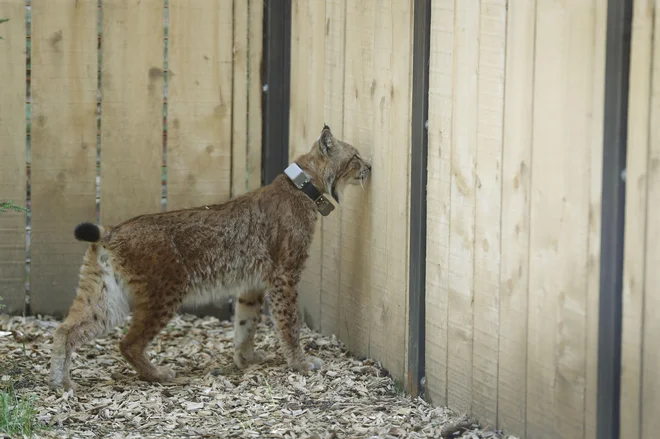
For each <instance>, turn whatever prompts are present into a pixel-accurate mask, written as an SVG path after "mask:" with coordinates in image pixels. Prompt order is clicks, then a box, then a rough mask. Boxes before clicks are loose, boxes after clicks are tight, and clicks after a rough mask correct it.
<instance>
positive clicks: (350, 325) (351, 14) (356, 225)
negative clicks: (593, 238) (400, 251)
mask: <svg viewBox="0 0 660 439" xmlns="http://www.w3.org/2000/svg"><path fill="white" fill-rule="evenodd" d="M375 10H376V5H375V0H365V1H362V2H356V1H347V5H346V37H345V38H346V49H345V50H346V55H345V66H346V69H345V85H344V90H345V92H344V120H345V123H344V133H343V134H344V140H345V141H346V142H348V143H351V144H353V145H355V146H356V147H357V148H360V152H361V153H362V154H363V155H366V156H369V155H371V154H372V152H373V153H375V150H372V148H374V149H375V146H374V145H375V142H374V139H373V137H372V133H373V126H374V120H373V117H372V113H371V111H372V102H373V99H374V98H373V96H372V91H371V90H372V88H373V90H374V92H373V93H375V87H376V83H375V81H374V77H373V72H374V70H373V62H374V61H373V58H374V53H373V52H374V27H375V15H374V14H375ZM349 41H350V44H349ZM379 146H380V145H379ZM374 159H375V154H374ZM377 166H378V164H376V163H374V171H373V173H372V181H371V182H370V183H369V187H370V188H373V187H374V186H375V185H376V184H378V183H377V182H376V179H375V176H376V174H377V171H376V170H377V169H378V168H377ZM384 172H386V171H384ZM349 189H351V188H349ZM371 206H372V190H367V191H365V192H362V191H360V190H347V191H346V192H345V193H344V200H343V201H342V205H341V209H342V218H341V232H342V237H341V279H340V281H341V285H340V286H341V299H340V300H341V306H340V318H341V326H340V328H339V330H340V338H341V339H342V340H343V341H344V343H346V345H347V346H348V348H349V349H350V350H351V351H352V352H354V353H355V354H357V355H367V354H369V336H370V332H369V328H370V316H371V311H370V264H371V261H372V259H371V252H372V249H371V244H370V242H371V241H370V239H371ZM365 242H366V243H367V245H364V243H365Z"/></svg>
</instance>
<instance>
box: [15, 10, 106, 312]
mask: <svg viewBox="0 0 660 439" xmlns="http://www.w3.org/2000/svg"><path fill="white" fill-rule="evenodd" d="M96 14H97V8H96V3H95V2H75V3H74V2H69V1H64V0H59V1H55V0H33V1H32V120H33V124H32V167H31V170H32V174H31V182H32V236H31V258H32V259H31V273H32V274H31V279H30V282H31V283H30V285H31V300H30V304H31V308H32V312H34V313H36V314H40V313H43V314H55V315H62V314H66V312H67V310H68V308H69V306H70V305H71V300H72V299H73V297H74V296H75V287H76V284H77V281H78V270H79V268H80V263H81V262H82V256H83V253H84V251H85V248H86V244H84V243H80V242H77V241H76V240H75V239H74V238H73V228H74V227H75V225H76V224H77V223H79V222H81V221H94V220H95V217H96V209H95V196H96V194H95V183H94V181H95V177H96V129H97V128H96V87H97V76H96V75H97V34H96V31H97V29H96V25H97V15H96ZM20 66H23V61H20ZM22 89H23V86H21V90H22ZM21 126H22V123H21Z"/></svg>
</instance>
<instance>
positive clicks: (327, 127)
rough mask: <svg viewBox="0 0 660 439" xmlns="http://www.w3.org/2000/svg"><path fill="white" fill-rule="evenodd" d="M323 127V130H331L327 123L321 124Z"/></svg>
mask: <svg viewBox="0 0 660 439" xmlns="http://www.w3.org/2000/svg"><path fill="white" fill-rule="evenodd" d="M323 129H324V130H328V131H331V130H330V127H329V126H328V125H327V124H323Z"/></svg>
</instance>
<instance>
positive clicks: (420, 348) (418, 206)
mask: <svg viewBox="0 0 660 439" xmlns="http://www.w3.org/2000/svg"><path fill="white" fill-rule="evenodd" d="M413 14H414V17H413V25H414V29H413V74H412V81H413V82H412V123H411V148H412V151H411V165H410V179H411V181H410V191H411V193H410V269H409V276H410V279H409V294H410V297H409V315H408V325H409V331H408V378H407V390H408V392H410V394H411V396H413V397H416V396H422V397H423V396H424V383H425V378H424V375H425V372H424V370H425V350H424V347H425V329H426V301H425V296H426V179H427V152H428V130H427V126H428V107H429V105H428V104H429V57H430V45H431V0H415V3H414V10H413Z"/></svg>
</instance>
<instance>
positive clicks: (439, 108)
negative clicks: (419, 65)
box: [426, 0, 454, 405]
mask: <svg viewBox="0 0 660 439" xmlns="http://www.w3.org/2000/svg"><path fill="white" fill-rule="evenodd" d="M431 8H432V10H431V50H430V66H429V127H428V177H427V181H428V183H427V195H426V196H427V239H426V377H427V385H428V396H429V397H430V399H431V400H432V401H433V403H434V404H436V405H446V404H447V361H448V350H447V349H448V334H447V330H448V326H447V320H448V316H449V304H448V297H449V227H450V216H451V215H450V211H451V189H450V188H451V153H452V116H453V113H452V99H453V82H454V77H453V47H454V1H453V0H441V1H434V2H433V3H432V6H431Z"/></svg>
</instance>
